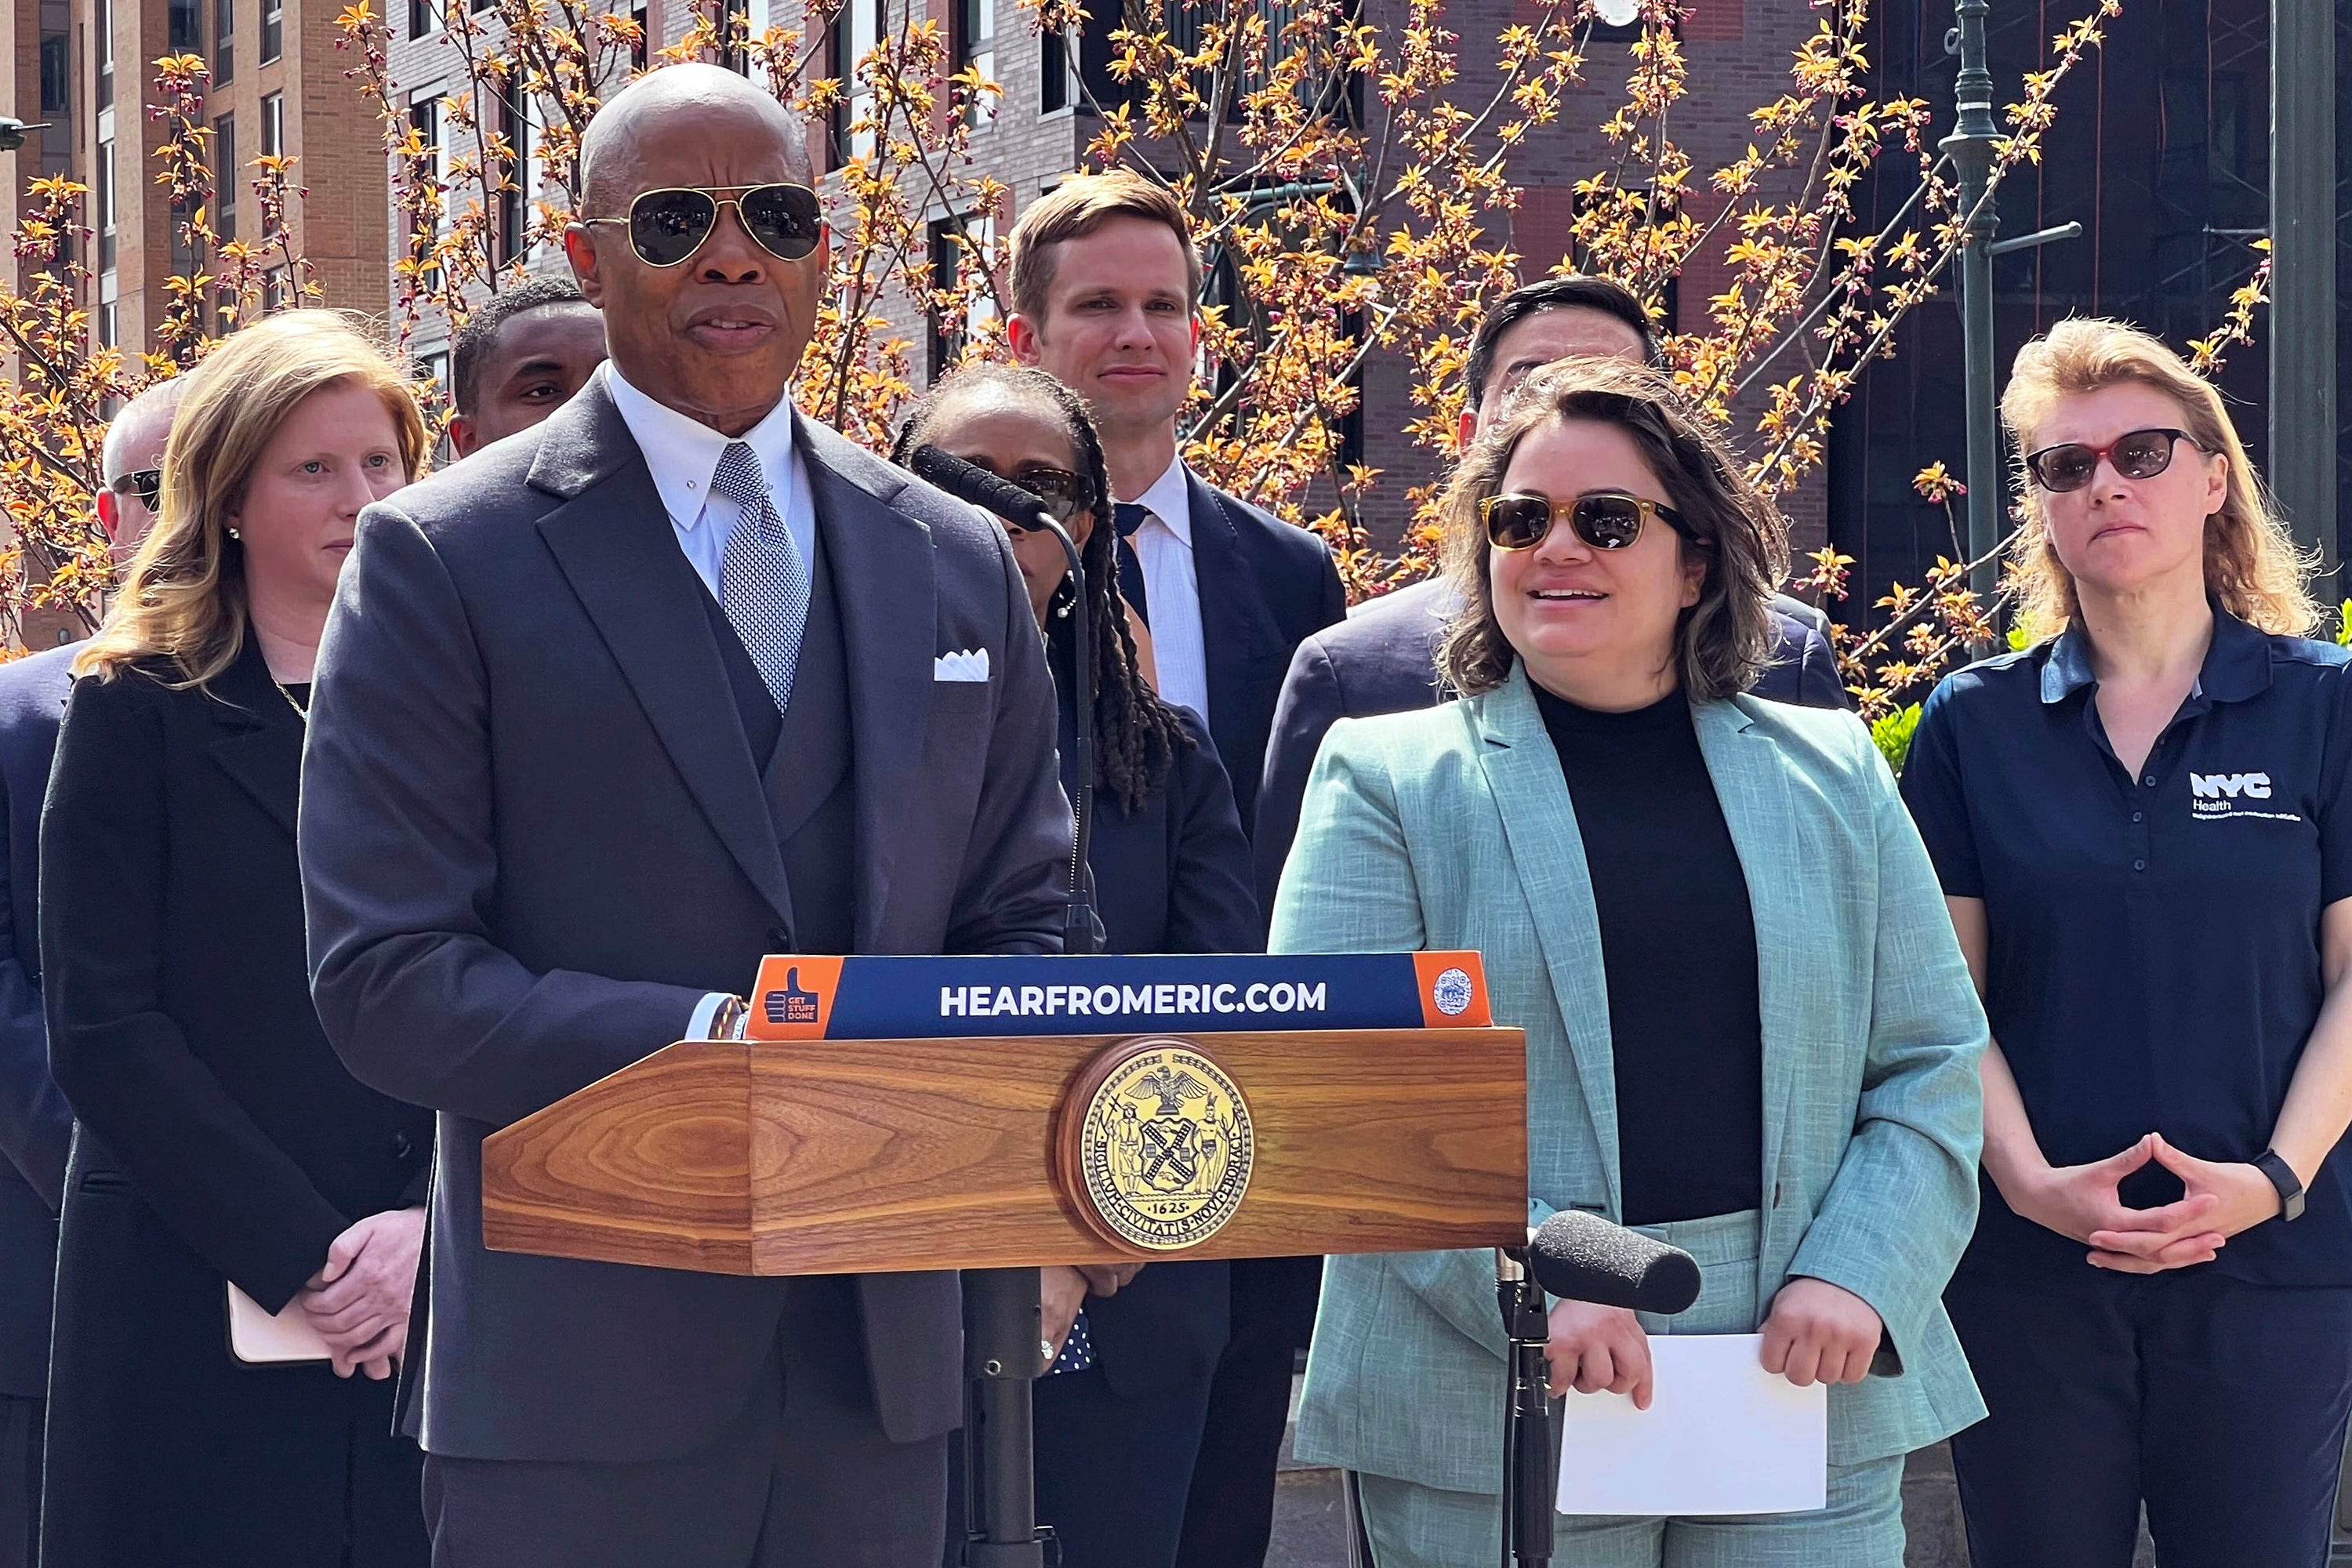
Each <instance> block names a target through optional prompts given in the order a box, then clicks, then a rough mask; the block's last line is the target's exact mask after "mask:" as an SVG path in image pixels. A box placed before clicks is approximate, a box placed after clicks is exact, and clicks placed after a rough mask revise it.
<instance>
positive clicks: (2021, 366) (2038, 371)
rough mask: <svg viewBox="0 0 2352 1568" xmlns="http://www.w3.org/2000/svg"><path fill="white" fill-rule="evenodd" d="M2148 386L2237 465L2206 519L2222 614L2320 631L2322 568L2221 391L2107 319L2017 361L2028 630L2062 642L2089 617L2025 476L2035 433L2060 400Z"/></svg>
mask: <svg viewBox="0 0 2352 1568" xmlns="http://www.w3.org/2000/svg"><path fill="white" fill-rule="evenodd" d="M2125 382H2137V383H2138V384H2140V385H2142V386H2147V387H2152V388H2154V389H2155V390H2156V391H2158V392H2160V393H2163V394H2164V395H2166V396H2167V397H2168V398H2170V399H2171V400H2172V401H2173V403H2175V404H2176V405H2179V409H2180V427H2181V428H2182V429H2184V430H2186V431H2188V432H2189V436H2190V437H2193V438H2194V439H2195V441H2196V442H2197V444H2198V445H2199V446H2200V447H2203V448H2204V449H2205V450H2206V451H2207V452H2209V453H2218V454H2220V455H2221V457H2223V458H2227V459H2228V461H2229V464H2230V480H2229V489H2228V492H2227V493H2226V494H2225V495H2224V496H2223V497H2222V499H2221V510H2219V511H2217V512H2215V513H2214V514H2213V515H2212V516H2210V517H2209V518H2207V519H2206V520H2205V587H2206V591H2207V592H2209V593H2210V594H2211V595H2214V596H2215V597H2216V598H2218V599H2220V600H2221V607H2222V608H2223V609H2225V610H2227V611H2229V612H2230V613H2231V615H2233V616H2237V617H2238V618H2239V619H2240V620H2242V621H2244V622H2245V623H2246V624H2247V625H2249V626H2257V627H2260V628H2261V629H2262V630H2263V631H2266V632H2276V633H2283V634H2285V635H2287V636H2291V637H2300V636H2302V635H2304V634H2305V633H2306V632H2308V631H2310V630H2311V628H2312V627H2313V626H2316V625H2317V624H2318V622H2319V606H2318V605H2316V604H2315V603H2314V602H2313V600H2312V597H2311V593H2310V590H2309V587H2308V584H2309V583H2310V580H2311V574H2312V571H2313V569H2314V567H2315V564H2316V563H2315V561H2314V560H2313V559H2312V558H2311V557H2310V556H2308V555H2306V554H2305V552H2303V551H2302V550H2300V549H2298V548H2297V547H2296V545H2295V542H2294V536H2293V535H2292V534H2290V533H2289V532H2288V531H2287V529H2286V525H2285V524H2284V522H2282V521H2280V520H2279V517H2278V514H2277V513H2276V512H2274V511H2273V510H2271V504H2270V493H2269V491H2268V489H2266V488H2265V487H2264V486H2263V480H2262V476H2261V474H2259V473H2258V472H2256V471H2255V468H2254V465H2253V461H2252V459H2251V458H2248V457H2247V456H2246V446H2245V443H2244V442H2243V441H2241V440H2240V439H2239V438H2238V427H2237V426H2235V425H2233V424H2231V422H2230V413H2229V410H2228V409H2227V408H2226V407H2224V406H2223V405H2222V403H2221V391H2220V389H2219V388H2217V387H2216V386H2214V384H2212V383H2211V382H2210V381H2207V380H2206V379H2205V378H2204V377H2203V376H2201V375H2199V374H2197V373H2196V372H2195V371H2193V370H2190V369H2189V365H2188V363H2187V362H2185V361H2184V360H2182V359H2181V357H2180V356H2179V354H2177V353H2173V352H2172V351H2171V350H2170V349H2168V348H2167V347H2166V346H2165V345H2164V343H2163V342H2161V341H2160V340H2158V339H2157V338H2154V337H2151V336H2150V335H2149V334H2147V332H2144V331H2140V330H2139V329H2138V328H2137V327H2134V326H2128V325H2126V324H2125V323H2124V322H2122V321H2105V320H2102V319H2099V318H2096V317H2088V316H2085V317H2077V318H2074V319H2073V320H2070V321H2061V322H2059V323H2058V324H2057V325H2056V326H2054V327H2053V328H2051V329H2050V331H2048V332H2047V333H2045V334H2043V335H2042V336H2041V337H2038V338H2035V339H2034V340H2033V341H2032V342H2029V343H2027V344H2026V345H2025V346H2024V347H2023V348H2021V349H2020V350H2018V351H2017V363H2016V364H2015V365H2014V366H2013V367H2012V368H2011V371H2010V376H2009V386H2008V388H2007V389H2006V390H2005V391H2003V392H2002V393H2001V395H2000V417H2001V421H2002V423H2004V424H2006V425H2007V426H2009V428H2010V433H2011V437H2013V438H2014V441H2015V451H2014V453H2013V456H2014V457H2015V458H2016V475H2015V483H2016V486H2017V498H2018V507H2019V510H2021V512H2022V513H2023V514H2024V519H2025V521H2024V523H2023V525H2022V526H2021V527H2020V528H2019V530H2018V532H2017V538H2016V541H2015V542H2013V543H2012V544H2011V546H2010V558H2011V563H2013V566H2014V569H2015V572H2016V575H2017V580H2018V588H2019V601H2018V624H2019V625H2020V626H2022V627H2023V628H2024V630H2025V635H2026V636H2027V637H2032V638H2035V639H2040V638H2043V637H2056V636H2057V635H2058V634H2059V633H2060V632H2063V631H2064V630H2065V629H2066V627H2067V626H2069V625H2070V624H2072V622H2073V621H2074V617H2075V616H2078V615H2080V614H2081V613H2082V605H2081V602H2080V601H2078V600H2077V599H2076V598H2075V596H2074V574H2073V573H2071V572H2069V571H2067V570H2066V567H2065V564H2064V563H2063V562H2061V561H2060V560H2059V559H2058V552H2057V551H2056V550H2055V549H2053V547H2052V545H2051V542H2050V525H2049V520H2048V516H2047V514H2046V513H2045V512H2044V510H2043V507H2044V505H2045V503H2046V502H2047V500H2048V497H2047V496H2046V495H2045V494H2044V493H2043V491H2042V489H2041V487H2040V486H2038V485H2036V484H2034V483H2033V482H2032V479H2031V478H2030V477H2029V476H2028V475H2027V473H2026V471H2025V454H2026V453H2027V452H2028V451H2030V450H2032V447H2033V442H2034V433H2035V431H2036V430H2037V429H2038V428H2039V427H2040V426H2041V425H2042V421H2044V420H2045V419H2047V418H2049V416H2050V411H2051V410H2052V409H2053V408H2054V407H2056V406H2057V405H2058V402H2059V400H2060V399H2061V398H2065V397H2075V396H2080V395H2083V394H2084V393H2091V392H2096V391H2098V390H2099V389H2100V388H2102V387H2106V386H2115V385H2117V384H2122V383H2125Z"/></svg>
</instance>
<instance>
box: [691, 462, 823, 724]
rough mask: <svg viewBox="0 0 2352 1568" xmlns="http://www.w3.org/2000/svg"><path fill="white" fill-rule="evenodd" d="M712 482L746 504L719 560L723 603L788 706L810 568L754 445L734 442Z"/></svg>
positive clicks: (779, 701) (779, 702) (779, 703)
mask: <svg viewBox="0 0 2352 1568" xmlns="http://www.w3.org/2000/svg"><path fill="white" fill-rule="evenodd" d="M710 488H711V490H712V491H713V492H714V493H716V494H719V495H722V496H725V497H727V498H728V499H729V500H732V501H734V502H735V503H736V504H737V505H739V506H740V507H741V508H742V509H743V513H742V515H741V516H740V517H739V518H737V519H736V520H735V527H734V530H733V531H731V532H730V533H729V534H728V536H727V553H726V556H725V558H724V559H723V560H721V562H720V563H719V605H720V607H721V608H723V609H724V610H725V611H726V612H727V621H728V624H729V625H730V626H733V627H734V628H735V635H736V636H737V637H741V638H742V639H743V647H744V649H745V650H746V651H747V652H749V653H750V654H751V662H752V663H753V664H754V665H757V666H758V667H759V670H760V679H761V680H762V681H763V682H765V683H766V685H767V688H768V694H769V695H770V696H771V697H773V698H774V699H775V700H776V708H777V710H779V711H782V710H783V709H784V708H785V707H786V706H787V705H788V704H790V703H791V701H792V700H793V669H794V668H796V667H797V666H798V665H799V663H800V657H801V634H802V633H803V631H804V630H806V628H807V626H808V607H809V574H808V567H807V564H806V563H803V561H802V560H801V551H800V546H799V545H798V544H796V543H794V542H793V533H792V530H790V529H788V528H786V527H785V526H784V520H783V519H782V517H780V516H778V515H777V513H776V503H775V502H774V501H772V500H770V499H769V496H768V479H767V476H766V475H765V474H763V473H761V471H760V459H759V457H758V456H757V455H756V454H755V453H753V452H752V450H751V447H750V446H748V445H747V444H745V443H744V442H741V441H730V442H729V443H728V446H727V449H726V450H725V451H724V452H721V453H720V454H719V467H718V468H717V469H716V470H715V471H714V472H713V473H712V474H711V476H710Z"/></svg>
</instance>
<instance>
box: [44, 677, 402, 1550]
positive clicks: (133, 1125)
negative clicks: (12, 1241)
mask: <svg viewBox="0 0 2352 1568" xmlns="http://www.w3.org/2000/svg"><path fill="white" fill-rule="evenodd" d="M302 740H303V723H302V720H301V718H300V716H299V714H298V713H297V712H296V711H295V710H294V707H293V705H292V704H291V702H289V700H288V699H287V698H286V696H285V695H283V694H282V693H280V692H279V691H278V689H276V687H275V685H274V683H273V682H272V681H271V679H270V678H269V672H268V667H267V666H266V665H265V664H264V663H263V661H262V658H261V654H260V651H259V649H258V647H257V646H256V644H255V643H254V641H253V639H252V638H251V637H250V636H249V635H248V637H247V640H246V644H245V651H244V653H243V655H242V657H240V658H239V659H238V660H237V662H236V664H235V665H234V666H233V667H232V668H230V669H228V670H227V671H226V672H225V673H224V674H223V675H221V676H220V677H219V678H218V679H215V681H214V682H213V683H212V690H211V692H210V693H206V692H205V691H200V690H182V691H173V690H171V689H167V688H166V687H165V686H164V685H163V684H162V683H161V682H160V681H158V680H156V679H151V678H150V677H149V676H147V675H145V674H142V673H141V672H139V671H137V670H132V671H130V672H127V673H125V674H123V675H122V676H121V677H120V678H119V679H114V680H112V681H101V680H99V679H82V680H79V681H77V682H76V683H75V686H74V690H73V696H72V698H71V699H70V700H69V701H68V704H67V708H66V717H65V723H64V727H63V729H62V731H61V732H60V734H59V737H58V762H57V768H56V771H55V773H54V774H53V775H52V777H51V780H50V785H49V795H48V804H47V807H46V809H45V811H44V813H43V816H42V825H41V891H42V907H41V952H42V953H43V955H44V957H45V959H46V965H45V981H46V984H45V986H44V990H45V992H46V995H47V1008H48V1025H49V1041H50V1047H49V1049H50V1058H51V1062H52V1065H53V1069H54V1071H55V1072H56V1075H57V1079H58V1085H59V1087H61V1088H62V1089H64V1090H65V1093H66V1098H67V1099H68V1100H69V1101H70V1102H71V1103H72V1105H73V1108H74V1113H75V1119H76V1124H77V1128H76V1133H75V1140H74V1152H73V1158H72V1162H71V1164H70V1166H69V1168H68V1173H67V1184H66V1199H65V1213H64V1224H63V1229H62V1237H61V1240H60V1244H59V1249H58V1329H57V1337H56V1342H55V1351H54V1356H53V1361H52V1366H51V1373H50V1384H49V1388H50V1405H49V1428H48V1432H49V1447H48V1472H47V1481H46V1485H45V1490H44V1496H45V1510H46V1522H45V1525H44V1538H43V1539H44V1548H43V1550H44V1558H43V1560H44V1563H46V1565H47V1568H85V1565H88V1568H163V1565H166V1564H180V1563H186V1564H191V1565H194V1564H199V1563H201V1564H206V1565H212V1564H224V1563H270V1564H272V1565H273V1568H296V1565H301V1564H312V1563H316V1564H320V1568H326V1565H329V1564H341V1563H355V1564H385V1565H390V1564H399V1563H423V1562H425V1531H424V1526H423V1517H422V1512H421V1508H420V1504H419V1501H418V1494H417V1486H418V1465H419V1459H418V1456H417V1452H416V1449H415V1445H413V1444H411V1443H409V1442H408V1441H407V1440H406V1439H404V1438H396V1437H394V1436H392V1431H391V1425H392V1393H393V1384H391V1383H390V1382H383V1383H376V1382H372V1381H370V1380H368V1379H367V1378H365V1377H363V1376H358V1377H353V1378H352V1379H350V1380H348V1381H346V1380H342V1379H339V1378H337V1377H336V1376H335V1375H334V1374H333V1373H332V1372H331V1370H329V1369H328V1368H327V1367H326V1366H324V1365H321V1364H300V1365H277V1366H263V1367H249V1366H246V1365H244V1364H242V1363H238V1362H237V1361H236V1360H235V1359H234V1358H233V1357H232V1356H231V1355H230V1353H229V1349H228V1342H227V1341H228V1334H227V1319H226V1291H225V1289H224V1286H223V1280H224V1279H227V1280H231V1281H234V1282H235V1283H236V1284H237V1285H238V1286H239V1287H241V1288H242V1289H244V1290H245V1291H246V1293H247V1294H248V1295H250V1296H252V1297H253V1298H254V1299H255V1300H257V1301H258V1302H260V1303H261V1305H262V1306H264V1307H265V1308H267V1309H268V1310H272V1311H275V1310H278V1309H280V1308H282V1307H283V1306H285V1305H286V1303H287V1302H289V1300H292V1299H293V1296H294V1294H295V1292H296V1291H297V1290H298V1289H300V1288H301V1286H302V1284H303V1282H304V1281H305V1280H306V1279H309V1278H310V1275H311V1274H313V1273H314V1272H316V1271H317V1269H318V1268H319V1267H320V1264H321V1263H323V1262H324V1261H325V1260H326V1255H327V1247H328V1244H329V1243H330V1242H331V1241H332V1240H333V1239H334V1237H336V1236H337V1235H338V1234H340V1233H341V1231H342V1230H344V1229H345V1228H347V1227H348V1226H351V1225H352V1223H353V1222H354V1221H356V1220H358V1219H361V1218H362V1217H364V1216H365V1215H371V1214H376V1213H380V1212H382V1211H384V1210H387V1209H394V1208H400V1207H404V1206H407V1205H415V1204H418V1203H421V1202H422V1201H423V1197H424V1187H425V1180H426V1177H427V1173H428V1171H429V1168H430V1155H431V1150H432V1118H431V1116H430V1115H429V1114H428V1113H426V1112H425V1111H422V1110H415V1109H414V1108H412V1107H409V1106H405V1105H402V1104H399V1103H397V1102H395V1101H394V1100H389V1099H386V1098H385V1097H384V1096H383V1095H381V1094H378V1093H377V1092H375V1091H374V1090H373V1089H367V1088H365V1087H364V1086H362V1084H361V1083H360V1082H359V1081H358V1080H357V1079H353V1078H352V1075H351V1074H350V1073H349V1072H348V1071H347V1070H345V1068H344V1067H343V1065H342V1063H341V1061H340V1060H338V1059H337V1058H336V1056H335V1053H334V1051H333V1049H332V1048H331V1047H330V1046H329V1045H328V1044H327V1039H326V1036H325V1035H324V1033H323V1032H322V1031H321V1030H320V1026H319V1020H318V1017H317V1015H316V1014H315V1013H314V1012H313V1011H312V1009H311V1005H310V991H309V986H308V984H307V977H306V975H305V973H304V961H303V952H304V950H303V917H302V885H301V879H300V876H299V869H298V868H297V866H296V864H295V858H294V820H295V805H296V793H297V789H298V785H299V776H300V766H301V752H302ZM346 1536H349V1537H350V1538H351V1540H352V1542H353V1548H352V1552H351V1553H350V1554H348V1555H347V1554H346V1551H345V1538H346Z"/></svg>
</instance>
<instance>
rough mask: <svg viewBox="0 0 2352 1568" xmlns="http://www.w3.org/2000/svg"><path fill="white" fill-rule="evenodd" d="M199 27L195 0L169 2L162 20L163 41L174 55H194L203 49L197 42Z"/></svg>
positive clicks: (173, 0)
mask: <svg viewBox="0 0 2352 1568" xmlns="http://www.w3.org/2000/svg"><path fill="white" fill-rule="evenodd" d="M201 26H202V24H201V22H200V20H199V16H198V13H197V10H196V0H171V4H170V5H169V6H168V7H167V9H166V11H165V15H164V20H163V34H164V41H165V43H166V45H167V46H168V47H170V48H171V51H172V52H173V54H175V55H185V54H194V52H195V51H196V50H198V49H200V48H202V47H204V45H203V44H202V43H200V42H199V41H198V35H199V30H200V27H201Z"/></svg>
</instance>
